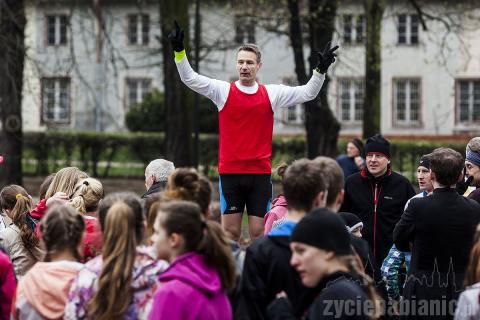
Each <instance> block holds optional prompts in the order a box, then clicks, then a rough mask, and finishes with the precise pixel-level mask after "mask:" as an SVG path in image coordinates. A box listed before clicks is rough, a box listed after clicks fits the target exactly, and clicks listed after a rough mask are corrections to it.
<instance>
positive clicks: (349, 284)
mask: <svg viewBox="0 0 480 320" xmlns="http://www.w3.org/2000/svg"><path fill="white" fill-rule="evenodd" d="M359 295H360V296H363V295H364V292H363V290H362V288H361V287H360V285H359V284H358V283H357V282H356V281H355V280H353V279H350V278H347V277H341V278H338V279H336V280H335V281H332V282H331V283H328V284H327V286H326V287H325V289H323V290H322V292H321V294H320V299H325V298H327V297H338V298H340V299H349V298H357V297H358V296H359Z"/></svg>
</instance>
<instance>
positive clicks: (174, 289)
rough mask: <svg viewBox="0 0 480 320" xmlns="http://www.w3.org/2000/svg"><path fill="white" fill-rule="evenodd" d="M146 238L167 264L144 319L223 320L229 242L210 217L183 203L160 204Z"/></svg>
mask: <svg viewBox="0 0 480 320" xmlns="http://www.w3.org/2000/svg"><path fill="white" fill-rule="evenodd" d="M154 230H155V234H154V236H153V238H152V240H153V242H154V246H155V248H156V250H157V255H158V257H159V258H160V259H166V260H167V261H168V262H170V263H171V265H170V267H169V268H168V269H167V270H166V271H165V272H164V273H163V274H161V275H160V288H159V290H158V292H157V293H156V295H155V300H154V303H153V310H152V313H151V314H150V319H152V320H153V319H169V320H177V319H182V320H189V319H195V320H215V319H222V320H229V319H232V309H231V306H230V302H229V300H228V298H227V295H226V293H225V292H226V290H227V289H231V288H232V287H233V286H234V283H235V263H234V260H233V257H232V253H231V250H230V246H229V242H228V240H227V238H226V236H225V234H224V232H223V230H222V228H221V227H220V225H219V224H218V223H216V222H214V221H205V220H204V218H203V217H202V211H201V209H200V207H199V206H198V205H197V204H195V203H193V202H189V201H172V202H169V203H165V204H162V205H161V206H160V208H159V212H158V215H157V219H156V221H155V224H154Z"/></svg>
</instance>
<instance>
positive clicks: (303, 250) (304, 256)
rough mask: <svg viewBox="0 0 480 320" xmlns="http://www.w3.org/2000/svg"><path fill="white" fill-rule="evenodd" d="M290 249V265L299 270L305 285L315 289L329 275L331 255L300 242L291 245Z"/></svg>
mask: <svg viewBox="0 0 480 320" xmlns="http://www.w3.org/2000/svg"><path fill="white" fill-rule="evenodd" d="M290 249H291V250H292V258H291V259H290V264H291V265H292V267H294V268H295V270H297V272H298V274H299V275H300V278H301V279H302V283H303V285H304V286H306V287H308V288H313V287H315V286H316V285H317V284H318V282H320V280H321V279H322V278H323V277H324V276H325V275H326V273H327V270H328V266H329V264H330V263H329V261H330V258H329V257H330V256H331V254H329V253H328V252H327V251H325V250H321V249H318V248H316V247H313V246H310V245H307V244H304V243H300V242H292V243H290Z"/></svg>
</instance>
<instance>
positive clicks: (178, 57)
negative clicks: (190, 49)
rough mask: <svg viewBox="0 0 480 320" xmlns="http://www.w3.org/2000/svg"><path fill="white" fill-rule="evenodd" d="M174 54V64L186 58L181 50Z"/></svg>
mask: <svg viewBox="0 0 480 320" xmlns="http://www.w3.org/2000/svg"><path fill="white" fill-rule="evenodd" d="M174 53H175V62H176V63H179V62H180V61H182V60H183V58H185V57H186V56H187V53H186V52H185V49H183V50H182V51H180V52H177V51H174Z"/></svg>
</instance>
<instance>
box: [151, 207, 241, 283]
mask: <svg viewBox="0 0 480 320" xmlns="http://www.w3.org/2000/svg"><path fill="white" fill-rule="evenodd" d="M159 212H160V213H161V214H159V215H158V216H157V221H156V223H160V225H161V226H162V227H163V228H164V229H165V230H166V232H167V234H169V235H170V234H172V233H177V234H179V235H181V236H182V237H183V238H184V241H185V247H184V251H185V252H197V253H200V254H202V255H203V256H204V257H205V261H206V262H207V264H208V265H209V266H210V267H213V268H215V269H216V270H217V272H218V273H219V275H220V279H221V281H222V287H223V288H224V289H231V288H233V286H234V284H235V277H236V275H235V262H234V259H233V256H232V251H231V248H230V245H229V242H228V240H227V237H226V235H225V233H224V232H223V230H222V228H221V226H220V225H219V224H218V223H216V222H214V221H205V220H204V219H203V217H202V214H201V210H200V207H199V206H198V205H197V204H196V203H193V202H190V201H171V202H168V203H164V204H162V205H160V208H159Z"/></svg>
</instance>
